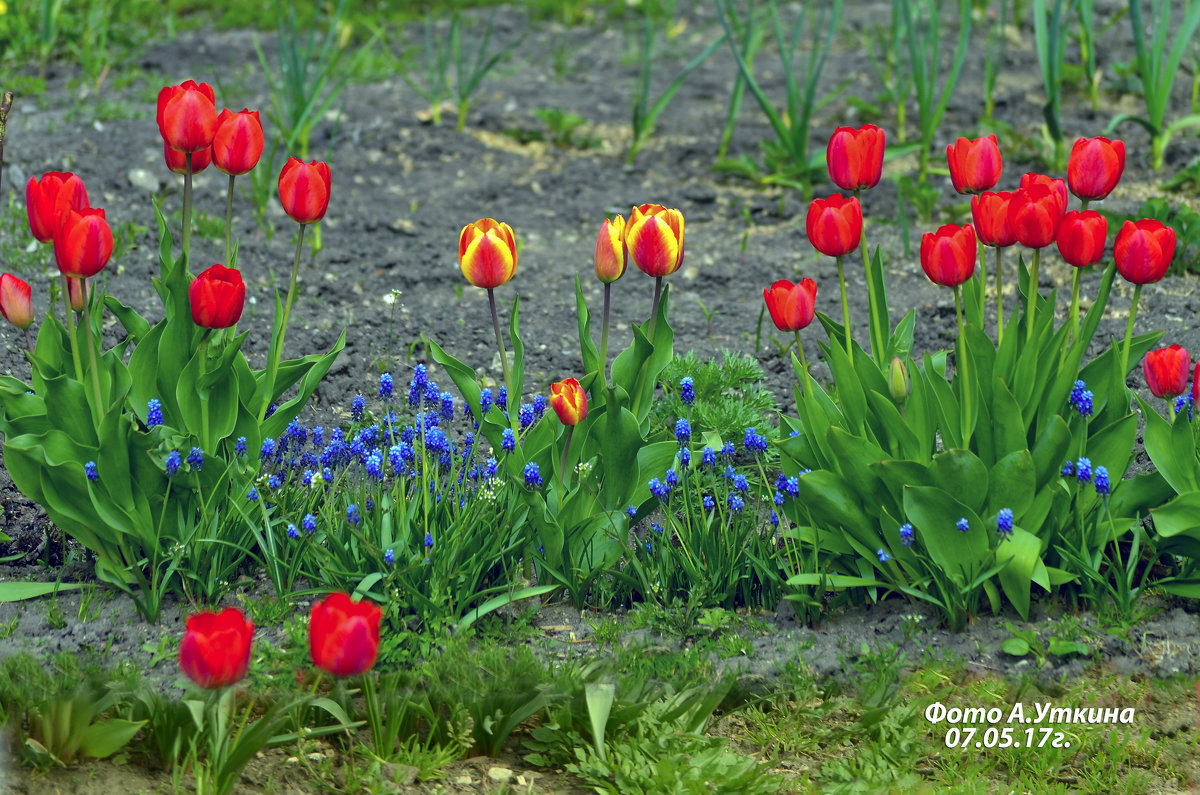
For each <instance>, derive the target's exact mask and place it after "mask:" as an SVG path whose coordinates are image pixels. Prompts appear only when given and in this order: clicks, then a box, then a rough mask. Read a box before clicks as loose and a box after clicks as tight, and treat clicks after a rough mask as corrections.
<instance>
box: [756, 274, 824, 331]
mask: <svg viewBox="0 0 1200 795" xmlns="http://www.w3.org/2000/svg"><path fill="white" fill-rule="evenodd" d="M763 300H764V301H765V302H766V304H767V311H768V312H769V313H770V314H771V321H772V322H773V323H774V324H775V328H777V329H779V330H780V331H799V330H800V329H802V328H805V327H806V326H807V325H808V324H809V323H812V321H813V315H814V314H815V312H816V303H817V283H816V282H814V281H813V280H812V279H803V280H802V281H801V282H800V283H799V284H792V283H791V282H789V281H787V280H786V279H783V280H780V281H777V282H775V283H774V284H772V285H771V286H770V287H769V288H765V289H764V290H763Z"/></svg>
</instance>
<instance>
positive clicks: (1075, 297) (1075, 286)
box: [1071, 268, 1082, 342]
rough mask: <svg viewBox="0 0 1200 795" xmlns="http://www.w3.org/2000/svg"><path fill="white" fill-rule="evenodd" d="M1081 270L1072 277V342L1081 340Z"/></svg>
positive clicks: (1076, 270)
mask: <svg viewBox="0 0 1200 795" xmlns="http://www.w3.org/2000/svg"><path fill="white" fill-rule="evenodd" d="M1081 270H1082V269H1081V268H1075V273H1073V274H1072V275H1071V341H1072V342H1074V341H1075V340H1077V339H1079V280H1080V275H1081Z"/></svg>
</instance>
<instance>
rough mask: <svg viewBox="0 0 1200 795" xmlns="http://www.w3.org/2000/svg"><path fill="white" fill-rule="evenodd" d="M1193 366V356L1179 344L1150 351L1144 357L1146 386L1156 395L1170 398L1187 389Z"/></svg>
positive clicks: (1143, 370)
mask: <svg viewBox="0 0 1200 795" xmlns="http://www.w3.org/2000/svg"><path fill="white" fill-rule="evenodd" d="M1191 367H1192V360H1191V357H1189V356H1188V352H1187V351H1185V350H1184V349H1183V348H1182V347H1180V346H1179V345H1172V346H1171V347H1169V348H1159V349H1158V350H1156V351H1150V352H1149V353H1147V354H1146V358H1145V359H1142V372H1143V373H1145V375H1146V386H1148V387H1149V388H1150V392H1151V393H1153V395H1154V396H1155V397H1160V398H1167V399H1168V400H1169V399H1171V398H1173V397H1175V396H1176V395H1182V394H1183V393H1184V392H1186V391H1187V382H1188V371H1189V370H1191Z"/></svg>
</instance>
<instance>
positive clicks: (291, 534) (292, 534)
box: [287, 522, 300, 540]
mask: <svg viewBox="0 0 1200 795" xmlns="http://www.w3.org/2000/svg"><path fill="white" fill-rule="evenodd" d="M287 535H288V538H290V539H292V540H295V539H297V538H299V537H300V531H299V530H298V529H296V525H294V524H292V523H290V522H289V523H288V526H287Z"/></svg>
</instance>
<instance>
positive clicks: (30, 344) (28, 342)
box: [25, 326, 33, 353]
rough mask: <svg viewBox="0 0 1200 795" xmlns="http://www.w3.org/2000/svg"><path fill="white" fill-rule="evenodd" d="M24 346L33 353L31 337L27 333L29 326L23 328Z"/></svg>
mask: <svg viewBox="0 0 1200 795" xmlns="http://www.w3.org/2000/svg"><path fill="white" fill-rule="evenodd" d="M25 346H26V347H27V348H29V352H30V353H33V335H32V334H30V333H29V326H26V327H25Z"/></svg>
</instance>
